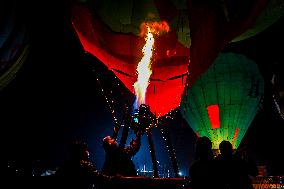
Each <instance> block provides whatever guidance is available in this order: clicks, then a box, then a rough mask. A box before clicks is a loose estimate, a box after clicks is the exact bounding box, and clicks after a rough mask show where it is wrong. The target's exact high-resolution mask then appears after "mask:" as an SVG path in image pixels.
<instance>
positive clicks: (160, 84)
mask: <svg viewBox="0 0 284 189" xmlns="http://www.w3.org/2000/svg"><path fill="white" fill-rule="evenodd" d="M181 2H182V1H162V0H160V1H152V0H151V1H150V0H148V1H139V0H127V1H114V0H104V1H86V2H85V3H77V4H76V3H74V4H73V6H72V13H73V14H72V15H73V19H72V23H73V26H74V28H75V30H76V33H77V35H78V37H79V39H80V41H81V43H82V45H83V47H84V49H85V51H87V52H89V53H91V54H93V55H94V56H96V57H97V58H98V59H99V60H100V61H101V62H103V63H104V64H105V65H106V66H107V67H108V68H109V69H110V70H112V71H113V72H114V74H115V75H116V76H117V77H118V78H119V79H120V80H121V81H122V82H123V83H124V85H125V86H126V87H127V88H128V89H129V90H130V91H131V92H133V93H134V87H133V85H134V83H135V82H136V80H137V71H136V69H137V65H138V63H139V61H140V60H141V58H142V56H143V54H142V48H143V46H144V45H145V39H144V36H143V34H141V33H143V26H144V25H145V24H148V25H150V27H152V28H155V30H158V31H163V32H162V33H161V34H159V35H155V34H154V38H155V43H154V51H153V56H152V59H151V60H152V62H151V69H152V75H151V77H150V83H149V86H148V88H147V93H146V98H145V99H146V104H147V105H150V107H151V111H152V112H153V113H155V114H156V115H157V116H162V115H164V114H166V113H167V112H169V111H170V110H172V109H174V108H176V107H177V106H178V105H179V104H180V100H181V94H182V92H183V89H184V86H185V83H186V77H187V70H188V64H189V46H190V36H189V24H188V18H187V11H186V3H185V1H184V2H182V3H181ZM167 28H168V30H167ZM144 33H145V32H144Z"/></svg>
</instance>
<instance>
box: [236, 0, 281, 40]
mask: <svg viewBox="0 0 284 189" xmlns="http://www.w3.org/2000/svg"><path fill="white" fill-rule="evenodd" d="M283 15H284V1H283V0H270V1H269V2H268V4H267V6H266V7H265V8H264V10H263V11H262V12H261V13H260V15H259V16H257V19H256V21H255V23H254V24H253V25H252V26H251V27H250V28H249V29H248V30H247V31H246V32H245V33H243V34H241V35H240V36H238V37H236V38H235V39H234V40H233V42H237V41H241V40H244V39H247V38H250V37H253V36H255V35H257V34H258V33H260V32H262V31H264V30H265V29H266V28H268V27H269V26H271V25H272V24H273V23H275V22H276V21H277V20H279V18H281V17H282V16H283Z"/></svg>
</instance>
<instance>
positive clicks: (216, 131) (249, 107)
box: [180, 53, 264, 149]
mask: <svg viewBox="0 0 284 189" xmlns="http://www.w3.org/2000/svg"><path fill="white" fill-rule="evenodd" d="M263 85H264V82H263V78H262V76H261V74H260V72H259V70H258V67H257V65H256V64H255V63H254V62H253V61H252V60H250V59H248V58H246V57H245V56H243V55H239V54H233V53H221V54H220V55H219V56H218V58H217V59H216V60H215V61H214V63H213V64H212V65H211V66H210V68H209V69H208V70H207V71H206V72H205V73H204V74H203V75H201V76H200V78H199V79H198V80H196V82H195V83H194V84H193V85H192V86H191V88H189V89H188V90H187V91H185V93H184V96H183V98H182V102H181V106H180V109H181V112H182V115H183V117H184V119H185V120H186V121H187V122H188V124H189V126H190V127H191V128H192V129H193V130H194V131H195V132H196V134H197V135H198V136H207V137H209V138H210V139H211V141H212V143H213V149H218V146H219V144H220V142H221V141H222V140H228V141H230V142H231V143H232V144H233V147H234V148H237V147H238V146H239V144H240V142H241V140H242V138H243V137H244V135H245V133H246V131H247V129H248V127H249V125H250V124H251V122H252V120H253V118H254V116H255V115H256V113H257V111H258V106H259V103H260V101H261V98H262V96H263V93H264V86H263Z"/></svg>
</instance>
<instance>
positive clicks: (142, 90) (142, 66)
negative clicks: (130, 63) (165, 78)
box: [133, 22, 170, 109]
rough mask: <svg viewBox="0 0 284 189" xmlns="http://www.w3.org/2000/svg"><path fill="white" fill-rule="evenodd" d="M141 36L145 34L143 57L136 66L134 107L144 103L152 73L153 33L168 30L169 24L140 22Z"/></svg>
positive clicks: (161, 32)
mask: <svg viewBox="0 0 284 189" xmlns="http://www.w3.org/2000/svg"><path fill="white" fill-rule="evenodd" d="M140 28H141V33H140V35H141V36H145V41H146V43H145V45H144V47H143V49H142V52H143V57H142V59H141V60H140V62H139V64H138V66H137V69H136V70H137V74H138V76H137V81H136V82H135V83H134V85H133V86H134V89H135V94H136V104H135V105H136V109H137V108H138V107H139V106H140V105H141V104H145V102H146V100H145V96H146V91H147V87H148V85H149V80H150V76H151V74H152V70H151V63H152V62H151V59H152V56H153V51H154V42H155V39H154V35H153V34H156V35H161V34H163V33H165V32H168V31H169V29H170V28H169V26H168V24H167V23H166V22H149V23H142V24H141V26H140Z"/></svg>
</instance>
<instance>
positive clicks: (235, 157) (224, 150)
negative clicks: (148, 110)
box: [53, 111, 258, 189]
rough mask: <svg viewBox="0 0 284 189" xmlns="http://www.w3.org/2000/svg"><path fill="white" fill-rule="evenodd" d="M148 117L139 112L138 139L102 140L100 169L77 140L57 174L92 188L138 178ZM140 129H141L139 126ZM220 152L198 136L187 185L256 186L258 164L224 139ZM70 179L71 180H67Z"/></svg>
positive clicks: (228, 188)
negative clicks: (124, 142)
mask: <svg viewBox="0 0 284 189" xmlns="http://www.w3.org/2000/svg"><path fill="white" fill-rule="evenodd" d="M146 119H149V118H148V117H147V116H145V111H144V115H140V121H141V123H143V125H144V126H142V125H140V126H139V127H136V129H135V128H134V130H135V134H136V138H135V139H132V141H131V142H130V144H129V145H128V146H125V145H119V144H118V142H117V140H116V138H115V137H113V136H106V137H105V138H103V140H102V147H103V148H104V150H105V162H104V165H103V168H102V170H101V171H98V169H97V168H96V167H95V166H94V165H93V163H92V161H91V160H90V158H89V155H90V154H89V149H88V145H87V144H86V143H85V142H82V141H74V142H73V143H72V144H71V145H70V148H69V151H70V153H69V154H70V157H69V158H68V159H67V160H66V161H65V162H64V163H63V164H62V165H60V166H59V168H58V169H57V170H56V172H55V174H53V175H54V176H58V177H65V178H66V177H77V178H78V177H79V178H80V179H79V180H80V183H81V186H82V188H84V186H86V187H85V188H89V186H90V185H91V184H93V183H94V182H95V183H96V184H97V185H100V184H104V183H107V182H108V181H110V180H113V179H117V178H121V177H136V176H137V173H136V168H135V165H134V163H133V161H132V157H133V156H134V155H135V154H136V153H137V152H138V151H139V149H140V146H141V136H142V135H143V134H144V132H145V129H146V128H147V125H148V124H149V123H150V121H149V120H146ZM137 128H140V129H137ZM219 152H220V153H219V154H218V155H216V154H214V153H213V150H212V142H211V141H210V139H209V138H208V137H206V136H203V137H199V138H198V139H197V141H196V146H195V160H194V162H193V163H192V165H191V166H190V167H189V179H188V183H189V185H188V187H189V188H190V189H203V188H204V189H205V188H218V189H253V186H252V180H251V177H255V176H257V175H258V169H257V166H256V164H255V163H254V162H253V161H251V159H249V158H244V157H242V156H241V154H240V153H238V151H236V152H234V150H233V147H232V144H231V143H230V142H229V141H222V142H221V143H220V145H219ZM68 182H70V180H69V181H68Z"/></svg>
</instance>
